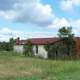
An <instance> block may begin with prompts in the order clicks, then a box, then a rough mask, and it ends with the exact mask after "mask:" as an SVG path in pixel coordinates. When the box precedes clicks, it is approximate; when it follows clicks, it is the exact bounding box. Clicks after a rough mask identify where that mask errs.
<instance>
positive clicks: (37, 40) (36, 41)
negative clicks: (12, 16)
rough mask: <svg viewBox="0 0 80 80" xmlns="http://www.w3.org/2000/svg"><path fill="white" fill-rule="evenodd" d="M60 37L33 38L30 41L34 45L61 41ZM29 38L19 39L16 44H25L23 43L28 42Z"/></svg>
mask: <svg viewBox="0 0 80 80" xmlns="http://www.w3.org/2000/svg"><path fill="white" fill-rule="evenodd" d="M59 40H60V39H59V38H57V37H54V38H32V39H29V41H30V42H31V43H32V44H33V45H46V44H52V43H55V42H57V41H59ZM27 43H28V40H17V41H16V44H18V45H23V44H27Z"/></svg>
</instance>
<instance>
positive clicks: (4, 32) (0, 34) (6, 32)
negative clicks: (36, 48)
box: [0, 27, 53, 41]
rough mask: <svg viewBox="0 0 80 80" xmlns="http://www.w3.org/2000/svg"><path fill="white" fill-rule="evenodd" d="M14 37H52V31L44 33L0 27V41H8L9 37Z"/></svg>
mask: <svg viewBox="0 0 80 80" xmlns="http://www.w3.org/2000/svg"><path fill="white" fill-rule="evenodd" d="M12 37H13V38H14V39H16V38H17V37H20V39H27V38H45V37H53V34H52V33H44V32H22V31H18V30H12V29H9V28H7V27H4V28H1V29H0V41H9V39H10V38H12Z"/></svg>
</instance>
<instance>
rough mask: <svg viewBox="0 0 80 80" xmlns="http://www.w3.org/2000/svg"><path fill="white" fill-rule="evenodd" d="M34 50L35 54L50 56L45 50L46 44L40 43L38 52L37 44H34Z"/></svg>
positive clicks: (44, 56)
mask: <svg viewBox="0 0 80 80" xmlns="http://www.w3.org/2000/svg"><path fill="white" fill-rule="evenodd" d="M33 52H34V55H35V56H39V57H42V58H45V59H46V58H48V54H47V53H48V52H47V51H46V50H45V48H44V45H38V53H36V45H34V46H33Z"/></svg>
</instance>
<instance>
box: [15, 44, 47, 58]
mask: <svg viewBox="0 0 80 80" xmlns="http://www.w3.org/2000/svg"><path fill="white" fill-rule="evenodd" d="M14 51H15V52H17V53H23V51H24V46H23V45H15V46H14ZM33 53H34V55H35V56H38V57H41V58H45V59H46V58H48V54H47V53H48V52H47V51H46V50H45V48H44V45H38V53H36V45H33Z"/></svg>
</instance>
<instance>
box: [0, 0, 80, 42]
mask: <svg viewBox="0 0 80 80" xmlns="http://www.w3.org/2000/svg"><path fill="white" fill-rule="evenodd" d="M62 26H72V28H73V32H74V33H75V35H76V36H80V0H0V41H6V40H8V39H9V38H10V37H13V38H16V37H20V38H21V39H27V38H33V37H54V36H56V35H57V31H58V29H59V28H60V27H62Z"/></svg>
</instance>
